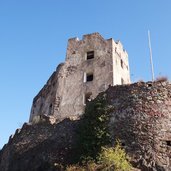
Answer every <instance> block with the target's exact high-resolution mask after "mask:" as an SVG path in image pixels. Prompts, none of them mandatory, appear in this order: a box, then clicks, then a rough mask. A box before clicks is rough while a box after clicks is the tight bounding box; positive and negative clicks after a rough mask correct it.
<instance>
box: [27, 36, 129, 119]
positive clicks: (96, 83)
mask: <svg viewBox="0 0 171 171" xmlns="http://www.w3.org/2000/svg"><path fill="white" fill-rule="evenodd" d="M129 83H130V72H129V63H128V54H127V52H126V51H125V50H124V49H123V46H122V44H121V42H120V41H117V42H116V41H114V40H113V39H112V38H111V39H107V40H105V39H104V38H103V37H102V36H101V35H100V34H99V33H93V34H87V35H84V36H83V38H82V40H79V39H78V38H71V39H69V40H68V46H67V52H66V59H65V63H62V64H60V65H59V66H58V67H57V69H56V71H55V72H54V73H53V74H52V75H51V77H50V78H49V80H48V81H47V83H46V85H45V86H44V87H43V88H42V89H41V90H40V92H39V93H38V95H37V96H36V97H35V98H34V100H33V105H32V109H31V114H30V122H36V120H39V119H40V117H41V116H42V115H48V116H55V117H56V118H59V119H62V118H67V117H75V116H76V117H78V116H80V115H81V114H82V113H83V112H84V108H85V105H86V103H87V102H88V101H90V100H92V99H94V98H95V97H96V96H97V95H98V94H99V93H100V92H103V91H105V90H107V89H108V87H109V85H112V86H113V85H121V84H129Z"/></svg>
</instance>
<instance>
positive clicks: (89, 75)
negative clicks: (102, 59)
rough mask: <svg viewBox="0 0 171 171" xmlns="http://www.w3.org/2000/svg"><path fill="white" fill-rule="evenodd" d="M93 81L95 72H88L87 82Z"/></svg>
mask: <svg viewBox="0 0 171 171" xmlns="http://www.w3.org/2000/svg"><path fill="white" fill-rule="evenodd" d="M89 81H93V74H87V76H86V82H89Z"/></svg>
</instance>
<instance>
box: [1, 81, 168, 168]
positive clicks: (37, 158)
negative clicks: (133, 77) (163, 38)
mask: <svg viewBox="0 0 171 171" xmlns="http://www.w3.org/2000/svg"><path fill="white" fill-rule="evenodd" d="M102 95H103V97H104V95H105V97H106V100H107V105H108V106H112V110H111V111H110V122H109V123H108V127H109V130H110V134H111V138H112V144H110V145H114V143H115V140H116V139H120V140H121V143H122V146H123V148H125V150H126V152H127V153H128V155H129V156H130V157H131V161H132V163H133V165H134V166H136V167H137V168H140V169H141V170H144V171H147V170H153V171H155V170H161V171H169V169H170V168H171V85H170V84H169V83H168V82H154V83H152V82H148V83H143V82H141V83H136V84H131V85H122V86H114V87H109V89H108V90H107V91H106V92H104V93H102V94H100V95H99V97H98V98H100V96H102ZM87 107H88V105H87ZM92 115H93V113H92ZM57 122H58V123H54V124H52V122H49V121H45V120H42V122H40V123H37V124H34V125H30V124H24V125H23V127H22V128H21V130H17V131H16V133H15V135H14V136H13V137H11V138H10V139H9V142H8V144H7V145H5V146H4V147H3V149H2V150H1V151H0V170H1V171H23V170H24V171H27V170H28V171H32V170H35V171H37V170H47V171H48V170H49V171H51V170H55V168H56V165H57V163H58V164H59V163H61V164H70V163H73V161H74V156H75V154H76V151H77V150H79V149H77V144H76V139H77V130H78V129H79V125H80V123H81V122H82V121H81V119H80V120H77V121H74V120H70V119H65V120H63V121H60V122H59V121H57Z"/></svg>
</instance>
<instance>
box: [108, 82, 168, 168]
mask: <svg viewBox="0 0 171 171" xmlns="http://www.w3.org/2000/svg"><path fill="white" fill-rule="evenodd" d="M106 94H107V98H108V103H109V105H112V106H113V108H114V109H113V112H112V113H111V120H110V126H109V127H110V131H111V135H112V137H113V142H114V140H116V139H117V138H118V139H120V140H121V142H122V144H123V147H124V148H125V149H126V151H127V152H128V154H129V156H131V159H132V161H133V162H135V163H136V164H135V165H136V166H139V167H140V168H141V169H142V170H145V171H146V170H150V169H151V170H161V171H170V170H171V84H169V83H168V82H154V83H153V82H148V83H143V82H140V83H136V84H132V85H130V86H127V85H126V86H124V85H123V86H115V87H110V88H109V89H108V90H107V92H106Z"/></svg>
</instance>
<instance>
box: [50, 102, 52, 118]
mask: <svg viewBox="0 0 171 171" xmlns="http://www.w3.org/2000/svg"><path fill="white" fill-rule="evenodd" d="M49 115H52V104H50V105H49Z"/></svg>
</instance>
